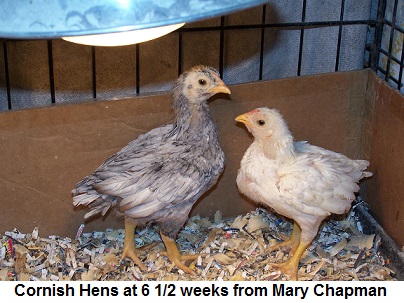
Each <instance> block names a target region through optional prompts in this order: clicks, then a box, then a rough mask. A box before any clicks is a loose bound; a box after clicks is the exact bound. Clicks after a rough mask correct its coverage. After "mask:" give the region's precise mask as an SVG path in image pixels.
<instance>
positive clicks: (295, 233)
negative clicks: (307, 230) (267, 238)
mask: <svg viewBox="0 0 404 303" xmlns="http://www.w3.org/2000/svg"><path fill="white" fill-rule="evenodd" d="M300 233H301V229H300V227H299V225H298V224H297V223H296V222H294V224H293V230H292V234H291V235H290V238H289V240H287V241H285V242H282V243H279V244H276V245H273V246H271V247H269V248H268V249H267V252H272V251H275V250H277V249H279V248H281V247H285V246H288V247H291V250H290V254H294V253H295V251H296V249H297V247H298V246H299V242H300Z"/></svg>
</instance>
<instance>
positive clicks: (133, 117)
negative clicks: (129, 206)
mask: <svg viewBox="0 0 404 303" xmlns="http://www.w3.org/2000/svg"><path fill="white" fill-rule="evenodd" d="M368 78H369V72H368V71H366V70H365V71H356V72H344V73H332V74H323V75H319V76H308V77H298V78H289V79H284V80H273V81H262V82H256V83H249V84H240V85H234V86H231V90H232V94H231V95H230V96H229V97H226V96H219V97H217V98H215V99H213V100H212V101H211V102H210V108H211V113H212V116H213V118H214V120H215V121H216V123H217V127H218V130H219V136H220V141H221V144H222V147H223V149H224V151H225V153H226V155H227V164H226V169H225V171H224V173H223V175H222V177H221V179H220V180H219V182H218V184H217V186H216V187H214V188H213V189H212V190H211V191H210V192H209V193H207V194H206V195H205V196H204V197H203V198H202V199H200V201H199V202H198V203H197V204H196V205H195V207H194V209H193V211H192V215H194V214H197V213H199V214H200V215H202V216H213V214H214V213H215V212H216V211H217V210H221V211H222V213H223V216H225V217H230V216H236V215H238V214H244V213H245V212H246V211H248V210H252V209H255V207H256V205H255V204H253V203H251V202H249V201H247V200H246V199H244V198H243V197H242V196H241V195H240V194H239V193H238V191H237V188H236V185H235V178H236V174H237V169H238V167H239V163H240V160H241V157H242V156H243V154H244V152H245V150H246V149H247V147H248V146H249V144H250V143H251V137H250V136H249V134H248V132H247V131H246V129H245V128H244V127H243V126H242V125H239V124H237V123H236V122H235V121H234V118H235V117H236V116H237V115H239V114H241V113H244V112H247V111H250V110H252V109H254V108H256V107H261V106H269V107H274V108H278V109H279V110H280V111H281V112H282V113H283V114H284V116H285V118H286V120H287V121H288V124H289V127H290V129H291V131H292V132H293V134H294V135H295V139H296V140H309V141H310V142H311V143H312V144H316V145H320V146H323V147H325V148H328V149H332V150H335V151H338V152H342V153H345V154H347V155H348V156H350V157H353V158H359V157H361V153H362V148H361V144H362V139H361V138H362V131H363V123H364V119H363V118H364V113H365V112H366V110H365V109H366V106H367V105H366V104H365V103H366V102H367V101H368V100H369V98H366V96H367V94H366V89H367V86H368ZM171 119H172V112H171V107H170V101H169V96H168V95H157V96H147V97H134V98H126V99H121V100H112V101H98V102H91V103H81V104H71V105H63V106H54V107H47V108H37V109H30V110H22V111H12V112H3V113H0V155H1V159H2V160H1V161H0V193H1V196H0V233H4V231H7V230H12V229H13V228H17V229H19V230H20V231H21V232H30V231H32V229H33V228H34V227H35V226H38V227H39V230H40V234H41V235H43V236H46V235H50V234H57V235H59V236H69V237H74V235H75V233H76V231H77V228H78V227H79V225H80V224H81V223H82V222H83V215H84V213H85V210H84V209H81V210H74V209H73V205H72V200H71V196H70V191H71V189H72V188H73V187H74V185H75V184H76V183H77V182H78V181H80V180H81V178H83V177H84V176H86V175H87V174H89V173H91V172H92V171H93V170H94V169H95V168H97V167H98V166H99V165H100V164H101V163H102V162H103V161H104V160H105V159H106V158H108V157H109V156H110V155H112V154H113V153H115V152H116V151H118V150H119V149H120V148H122V147H123V146H125V145H126V144H127V143H128V142H129V141H131V140H132V139H134V138H135V137H137V136H138V135H139V134H141V133H143V132H145V131H148V130H149V129H151V128H154V127H157V126H159V125H162V124H163V123H166V122H168V121H170V120H171ZM402 122H403V121H402V120H401V123H402ZM380 182H382V181H380ZM383 203H385V201H383ZM401 215H402V212H401ZM108 227H113V228H117V227H123V223H122V222H118V221H116V220H115V219H114V218H112V217H111V216H108V217H107V218H105V219H103V220H101V219H97V220H93V221H92V222H88V224H87V226H86V229H85V231H86V232H89V231H93V230H104V229H105V228H108ZM402 230H403V229H402ZM401 236H402V231H401ZM396 238H397V237H396ZM397 239H398V238H397Z"/></svg>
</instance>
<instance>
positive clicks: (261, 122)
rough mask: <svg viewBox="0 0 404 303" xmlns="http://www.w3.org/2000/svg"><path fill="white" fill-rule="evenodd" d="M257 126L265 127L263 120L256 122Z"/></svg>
mask: <svg viewBox="0 0 404 303" xmlns="http://www.w3.org/2000/svg"><path fill="white" fill-rule="evenodd" d="M257 124H258V125H260V126H263V125H265V121H264V120H258V121H257Z"/></svg>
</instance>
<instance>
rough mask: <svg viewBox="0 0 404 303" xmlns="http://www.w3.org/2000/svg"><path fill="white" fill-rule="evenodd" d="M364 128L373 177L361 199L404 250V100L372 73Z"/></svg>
mask: <svg viewBox="0 0 404 303" xmlns="http://www.w3.org/2000/svg"><path fill="white" fill-rule="evenodd" d="M366 104H367V106H366V111H365V120H364V127H363V132H364V135H363V152H364V154H365V156H366V157H368V158H369V159H370V162H371V164H370V169H371V171H372V172H373V173H374V175H373V177H372V178H370V179H369V180H367V181H366V182H364V183H363V185H362V187H363V190H362V195H363V198H364V200H365V201H366V202H367V203H369V205H370V213H371V214H372V215H373V216H374V218H375V219H376V220H377V221H378V222H379V224H380V225H382V227H383V228H384V229H385V231H386V232H387V234H389V235H390V237H391V238H392V239H393V240H394V241H396V243H398V244H399V245H400V247H401V246H404V160H403V150H404V100H403V96H402V95H401V94H400V93H399V92H398V91H397V90H394V89H393V88H392V87H390V86H389V85H386V83H385V82H384V81H383V80H382V79H380V78H379V77H377V76H376V75H375V74H374V73H369V81H368V93H367V97H366Z"/></svg>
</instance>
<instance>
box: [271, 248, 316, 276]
mask: <svg viewBox="0 0 404 303" xmlns="http://www.w3.org/2000/svg"><path fill="white" fill-rule="evenodd" d="M309 245H310V242H309V243H304V242H300V244H299V246H298V247H297V249H296V251H295V253H294V255H293V257H292V258H290V259H289V260H288V261H287V262H285V263H280V264H278V263H272V264H271V266H272V267H276V268H279V269H280V271H281V272H282V273H283V274H288V275H290V278H291V280H293V281H296V280H297V269H298V267H299V262H300V258H301V257H302V255H303V253H304V251H305V250H306V248H307V247H308V246H309Z"/></svg>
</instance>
